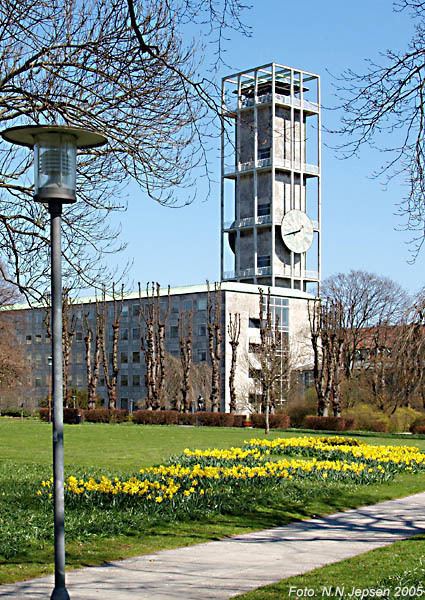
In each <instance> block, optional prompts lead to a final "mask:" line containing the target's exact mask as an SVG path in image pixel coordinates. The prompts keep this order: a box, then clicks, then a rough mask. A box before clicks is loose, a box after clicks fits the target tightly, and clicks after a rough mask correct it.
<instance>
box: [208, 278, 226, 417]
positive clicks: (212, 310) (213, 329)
mask: <svg viewBox="0 0 425 600" xmlns="http://www.w3.org/2000/svg"><path fill="white" fill-rule="evenodd" d="M221 326H222V315H221V285H220V284H219V283H214V290H211V288H210V283H209V281H207V331H208V351H209V357H210V363H211V397H210V400H211V410H212V412H219V410H220V397H221V396H220V392H221V381H220V368H221V352H222V348H221V345H222V332H221Z"/></svg>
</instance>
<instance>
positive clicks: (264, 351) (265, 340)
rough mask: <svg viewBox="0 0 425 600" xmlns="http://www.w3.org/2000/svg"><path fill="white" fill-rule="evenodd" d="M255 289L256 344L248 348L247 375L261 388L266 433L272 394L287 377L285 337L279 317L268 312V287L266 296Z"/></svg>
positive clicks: (269, 307)
mask: <svg viewBox="0 0 425 600" xmlns="http://www.w3.org/2000/svg"><path fill="white" fill-rule="evenodd" d="M258 291H259V319H260V343H259V344H255V346H253V347H252V352H251V354H250V355H249V359H248V360H249V371H250V375H251V377H252V379H253V380H254V382H255V383H256V384H257V385H259V386H260V388H261V396H262V410H263V412H264V414H265V432H266V433H269V431H270V418H269V417H270V410H271V408H272V406H273V402H274V397H275V395H276V394H279V393H280V390H281V387H282V382H283V381H284V380H285V379H286V380H287V379H288V377H289V340H288V338H287V335H286V334H285V333H284V332H283V331H281V328H280V325H279V320H278V319H277V318H275V317H274V315H272V310H271V306H270V295H271V294H270V288H269V290H268V292H267V296H266V297H265V296H264V292H263V290H262V288H258Z"/></svg>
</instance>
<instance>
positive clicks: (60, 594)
mask: <svg viewBox="0 0 425 600" xmlns="http://www.w3.org/2000/svg"><path fill="white" fill-rule="evenodd" d="M50 600H70V598H69V594H68V590H67V589H66V588H65V587H61V588H57V587H55V589H54V590H53V592H52V595H51V596H50Z"/></svg>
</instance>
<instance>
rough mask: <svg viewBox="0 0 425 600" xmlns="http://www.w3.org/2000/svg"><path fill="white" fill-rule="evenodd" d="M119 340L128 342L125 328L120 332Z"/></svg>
mask: <svg viewBox="0 0 425 600" xmlns="http://www.w3.org/2000/svg"><path fill="white" fill-rule="evenodd" d="M121 339H122V340H128V329H127V328H125V329H122V330H121Z"/></svg>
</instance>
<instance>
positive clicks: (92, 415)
mask: <svg viewBox="0 0 425 600" xmlns="http://www.w3.org/2000/svg"><path fill="white" fill-rule="evenodd" d="M83 414H84V420H85V421H88V422H89V423H124V422H125V421H128V410H123V409H118V408H115V409H109V408H93V409H91V410H85V411H83Z"/></svg>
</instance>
